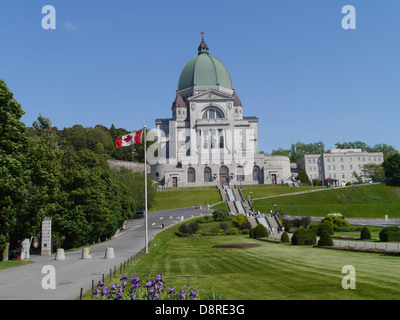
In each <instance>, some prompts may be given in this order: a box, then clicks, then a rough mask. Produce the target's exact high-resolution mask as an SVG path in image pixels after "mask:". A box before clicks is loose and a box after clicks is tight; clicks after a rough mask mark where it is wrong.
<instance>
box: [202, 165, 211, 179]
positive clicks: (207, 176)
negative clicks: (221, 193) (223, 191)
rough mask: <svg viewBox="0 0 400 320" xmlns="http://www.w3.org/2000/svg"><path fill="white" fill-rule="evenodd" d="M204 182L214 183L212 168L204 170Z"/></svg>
mask: <svg viewBox="0 0 400 320" xmlns="http://www.w3.org/2000/svg"><path fill="white" fill-rule="evenodd" d="M204 182H212V175H211V168H209V167H205V168H204Z"/></svg>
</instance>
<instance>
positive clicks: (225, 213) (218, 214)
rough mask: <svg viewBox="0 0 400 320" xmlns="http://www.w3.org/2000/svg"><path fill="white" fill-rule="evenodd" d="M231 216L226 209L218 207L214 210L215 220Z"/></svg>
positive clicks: (222, 219)
mask: <svg viewBox="0 0 400 320" xmlns="http://www.w3.org/2000/svg"><path fill="white" fill-rule="evenodd" d="M228 216H229V213H228V211H226V210H225V209H217V210H215V211H214V212H213V217H214V221H225V220H226V219H227V217H228Z"/></svg>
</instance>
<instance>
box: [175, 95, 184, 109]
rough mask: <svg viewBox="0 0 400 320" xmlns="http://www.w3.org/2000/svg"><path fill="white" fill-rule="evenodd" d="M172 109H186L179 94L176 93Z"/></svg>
mask: <svg viewBox="0 0 400 320" xmlns="http://www.w3.org/2000/svg"><path fill="white" fill-rule="evenodd" d="M172 106H173V107H183V108H186V102H185V101H184V100H183V98H182V96H181V95H180V94H179V92H177V93H176V97H175V100H174V102H173V103H172Z"/></svg>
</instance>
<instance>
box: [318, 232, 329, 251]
mask: <svg viewBox="0 0 400 320" xmlns="http://www.w3.org/2000/svg"><path fill="white" fill-rule="evenodd" d="M332 246H333V240H332V237H331V235H330V234H329V233H328V231H326V230H322V232H321V236H320V238H319V240H318V247H332Z"/></svg>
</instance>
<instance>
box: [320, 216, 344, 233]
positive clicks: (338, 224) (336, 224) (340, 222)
mask: <svg viewBox="0 0 400 320" xmlns="http://www.w3.org/2000/svg"><path fill="white" fill-rule="evenodd" d="M324 221H330V222H331V223H332V224H333V230H335V231H338V230H339V229H341V230H343V228H348V227H350V223H349V222H348V221H346V220H344V219H343V218H341V217H336V216H327V217H325V218H324V219H323V220H322V221H321V222H324Z"/></svg>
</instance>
